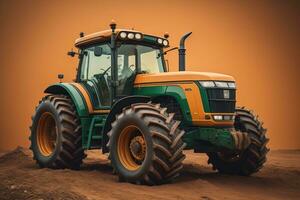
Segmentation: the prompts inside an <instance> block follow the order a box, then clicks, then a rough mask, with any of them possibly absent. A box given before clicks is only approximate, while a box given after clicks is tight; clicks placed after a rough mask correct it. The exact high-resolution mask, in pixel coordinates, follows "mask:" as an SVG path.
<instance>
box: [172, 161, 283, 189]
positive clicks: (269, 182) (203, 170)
mask: <svg viewBox="0 0 300 200" xmlns="http://www.w3.org/2000/svg"><path fill="white" fill-rule="evenodd" d="M195 181H204V182H208V183H210V184H213V185H227V186H232V187H234V186H245V187H249V185H252V186H255V187H265V188H266V187H267V188H272V187H274V186H275V185H281V184H282V181H281V180H280V178H278V177H276V176H270V175H269V174H266V173H261V172H258V173H257V174H254V175H252V176H238V175H228V174H221V173H218V172H216V171H213V170H212V169H211V167H210V166H201V165H192V164H184V167H183V170H182V171H181V174H180V176H179V177H178V178H177V179H176V180H175V181H174V182H177V183H185V184H186V183H190V184H193V183H194V182H195Z"/></svg>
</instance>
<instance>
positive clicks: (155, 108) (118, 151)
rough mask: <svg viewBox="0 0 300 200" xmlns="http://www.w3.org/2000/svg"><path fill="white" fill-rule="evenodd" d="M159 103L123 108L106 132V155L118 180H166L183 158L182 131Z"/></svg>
mask: <svg viewBox="0 0 300 200" xmlns="http://www.w3.org/2000/svg"><path fill="white" fill-rule="evenodd" d="M173 117H174V114H168V113H167V112H166V108H161V107H160V105H159V104H156V105H154V104H151V103H137V104H132V105H131V106H130V107H126V108H124V109H123V112H122V113H121V114H119V115H117V117H116V120H115V121H114V122H113V123H112V129H111V131H110V132H109V133H108V136H109V142H108V147H109V150H110V154H109V158H110V160H111V164H112V166H113V168H114V170H115V172H116V173H117V174H118V175H119V180H121V181H126V182H131V183H136V184H147V185H158V184H162V183H166V182H169V181H171V180H173V179H174V178H175V177H177V176H178V175H179V171H180V170H181V169H182V167H183V164H182V161H183V160H184V159H185V155H184V154H183V149H184V148H185V143H183V142H182V140H181V137H182V136H183V135H184V131H181V130H180V129H179V128H178V126H179V124H180V122H179V121H175V120H173Z"/></svg>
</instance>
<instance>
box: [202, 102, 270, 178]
mask: <svg viewBox="0 0 300 200" xmlns="http://www.w3.org/2000/svg"><path fill="white" fill-rule="evenodd" d="M262 125H263V123H262V122H260V121H259V120H258V116H255V115H254V114H253V113H252V111H250V110H248V109H245V108H244V107H242V108H237V109H236V118H235V123H234V127H235V129H236V130H237V131H241V132H244V133H247V134H248V137H250V140H251V143H250V145H249V146H248V148H247V149H246V150H244V151H242V152H240V153H239V158H238V159H234V160H230V161H228V159H227V160H225V159H223V158H222V156H220V153H218V152H213V153H208V156H209V160H208V163H209V164H212V165H213V169H216V170H218V171H219V172H220V173H225V174H236V175H244V176H247V175H251V174H253V173H255V172H258V171H259V170H260V169H261V168H262V167H263V164H264V163H265V162H266V154H267V153H268V151H269V149H268V148H267V147H266V144H267V143H268V141H269V139H268V138H267V137H266V129H265V128H263V126H262Z"/></svg>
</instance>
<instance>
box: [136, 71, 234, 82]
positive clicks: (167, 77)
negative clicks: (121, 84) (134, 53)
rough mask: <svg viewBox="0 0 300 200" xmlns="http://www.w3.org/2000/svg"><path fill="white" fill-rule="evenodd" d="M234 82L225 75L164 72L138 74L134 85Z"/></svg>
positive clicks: (230, 77)
mask: <svg viewBox="0 0 300 200" xmlns="http://www.w3.org/2000/svg"><path fill="white" fill-rule="evenodd" d="M197 80H203V81H210V80H212V81H234V78H233V77H232V76H229V75H225V74H218V73H212V72H191V71H183V72H164V73H153V74H138V75H137V76H136V78H135V82H134V83H135V84H143V83H158V82H159V83H161V82H185V81H197Z"/></svg>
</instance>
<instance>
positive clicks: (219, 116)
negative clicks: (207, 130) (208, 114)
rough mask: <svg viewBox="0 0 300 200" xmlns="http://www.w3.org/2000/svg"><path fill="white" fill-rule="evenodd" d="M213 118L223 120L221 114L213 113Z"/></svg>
mask: <svg viewBox="0 0 300 200" xmlns="http://www.w3.org/2000/svg"><path fill="white" fill-rule="evenodd" d="M213 118H214V120H216V121H221V120H223V116H222V115H214V116H213Z"/></svg>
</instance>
